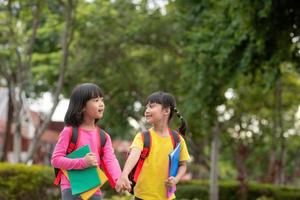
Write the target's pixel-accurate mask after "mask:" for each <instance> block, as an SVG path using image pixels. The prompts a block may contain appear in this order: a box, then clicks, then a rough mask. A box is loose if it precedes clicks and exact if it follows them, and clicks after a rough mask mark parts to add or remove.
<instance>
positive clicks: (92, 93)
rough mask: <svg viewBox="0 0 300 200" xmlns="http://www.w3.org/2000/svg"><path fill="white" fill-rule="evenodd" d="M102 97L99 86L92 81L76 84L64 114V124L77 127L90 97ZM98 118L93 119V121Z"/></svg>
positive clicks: (80, 122)
mask: <svg viewBox="0 0 300 200" xmlns="http://www.w3.org/2000/svg"><path fill="white" fill-rule="evenodd" d="M97 97H103V93H102V91H101V89H100V88H99V86H97V85H96V84H93V83H83V84H81V85H78V86H76V87H75V88H74V89H73V91H72V94H71V97H70V103H69V107H68V110H67V112H66V115H65V125H67V126H73V127H78V126H80V124H82V122H83V108H84V107H85V105H86V102H87V101H88V100H90V99H92V98H97ZM97 121H98V119H96V120H95V123H96V122H97Z"/></svg>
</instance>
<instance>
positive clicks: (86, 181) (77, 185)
mask: <svg viewBox="0 0 300 200" xmlns="http://www.w3.org/2000/svg"><path fill="white" fill-rule="evenodd" d="M89 152H91V150H90V147H89V146H88V145H85V146H83V147H80V148H78V149H76V150H75V151H73V152H72V153H70V154H68V155H67V156H66V157H67V158H83V157H84V156H85V155H86V154H87V153H89ZM68 176H69V180H70V184H71V190H72V195H78V194H80V193H82V192H85V191H88V190H90V189H92V188H95V187H97V186H99V185H100V184H101V181H100V179H99V176H98V171H97V168H96V167H89V168H85V169H79V170H75V169H74V170H68Z"/></svg>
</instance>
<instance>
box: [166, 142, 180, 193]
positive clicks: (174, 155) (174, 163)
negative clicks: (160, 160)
mask: <svg viewBox="0 0 300 200" xmlns="http://www.w3.org/2000/svg"><path fill="white" fill-rule="evenodd" d="M179 160H180V143H179V144H178V145H177V146H176V148H175V149H174V150H173V151H172V152H171V153H170V154H169V177H170V176H173V177H175V176H176V175H177V172H178V167H179ZM175 191H176V187H173V188H169V189H167V197H168V198H169V197H170V196H171V195H172V194H173V193H174V192H175Z"/></svg>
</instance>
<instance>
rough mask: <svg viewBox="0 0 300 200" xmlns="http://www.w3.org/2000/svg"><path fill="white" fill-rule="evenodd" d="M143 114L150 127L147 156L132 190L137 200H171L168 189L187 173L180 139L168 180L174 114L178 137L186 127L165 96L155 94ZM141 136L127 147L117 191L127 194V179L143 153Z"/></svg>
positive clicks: (164, 94) (183, 143)
mask: <svg viewBox="0 0 300 200" xmlns="http://www.w3.org/2000/svg"><path fill="white" fill-rule="evenodd" d="M146 102H147V104H146V111H145V113H144V115H145V118H146V120H147V122H148V123H150V124H151V125H152V126H153V127H152V128H151V129H149V133H150V136H151V146H150V153H149V155H148V157H147V158H146V159H145V161H144V164H143V167H142V169H141V172H140V174H139V176H138V179H137V182H136V185H135V187H134V196H135V199H136V200H139V199H142V200H165V199H166V200H167V199H174V198H175V195H174V194H173V195H172V196H170V197H169V198H167V189H168V188H171V187H173V186H175V185H176V184H177V183H178V182H179V180H180V179H181V177H182V176H183V175H184V173H185V171H186V161H187V160H189V153H188V150H187V147H186V143H185V140H184V138H183V137H181V136H180V137H179V139H180V146H181V147H180V159H179V168H178V172H177V175H176V176H175V177H168V165H169V158H168V155H169V154H170V153H171V152H172V151H173V143H172V140H171V136H170V128H169V125H170V121H171V118H172V116H173V115H174V114H176V115H177V117H178V118H179V119H180V120H181V126H180V128H179V133H180V134H181V135H185V133H186V129H187V125H186V122H185V120H184V119H183V117H182V116H181V114H180V113H179V112H178V109H177V108H176V102H175V99H174V97H173V96H172V95H171V94H169V93H165V92H155V93H153V94H151V95H150V96H149V97H148V98H147V101H146ZM143 145H144V142H143V138H142V133H138V134H137V135H136V136H135V138H134V140H133V143H132V145H131V147H130V149H131V151H130V154H129V156H128V159H127V161H126V163H125V166H124V169H123V172H122V175H121V177H120V178H119V180H118V182H117V185H116V189H117V190H122V189H126V190H130V189H131V184H132V183H131V181H129V179H128V175H129V173H130V172H131V170H132V169H133V168H134V166H135V165H136V163H137V162H138V160H139V158H140V155H141V151H142V150H143Z"/></svg>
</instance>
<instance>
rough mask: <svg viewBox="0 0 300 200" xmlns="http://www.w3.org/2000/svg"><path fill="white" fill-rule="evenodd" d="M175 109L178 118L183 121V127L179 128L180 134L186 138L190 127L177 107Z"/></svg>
mask: <svg viewBox="0 0 300 200" xmlns="http://www.w3.org/2000/svg"><path fill="white" fill-rule="evenodd" d="M173 109H174V112H175V114H176V116H177V117H178V118H179V119H180V121H181V125H180V127H179V128H178V132H179V133H180V134H181V135H183V136H185V135H186V133H187V130H188V125H187V122H186V121H185V119H184V118H183V117H182V115H181V114H180V112H179V111H178V110H177V108H176V107H174V108H173Z"/></svg>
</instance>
